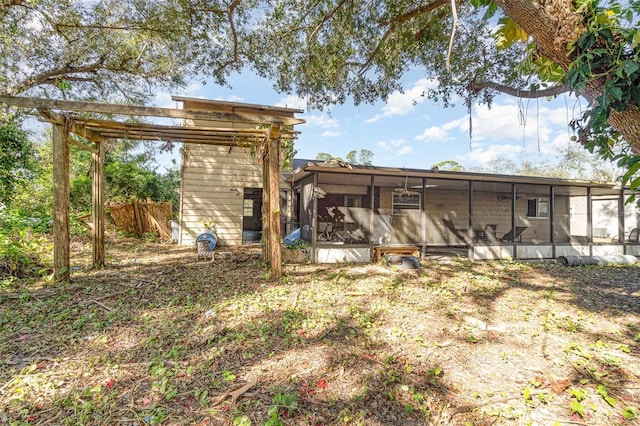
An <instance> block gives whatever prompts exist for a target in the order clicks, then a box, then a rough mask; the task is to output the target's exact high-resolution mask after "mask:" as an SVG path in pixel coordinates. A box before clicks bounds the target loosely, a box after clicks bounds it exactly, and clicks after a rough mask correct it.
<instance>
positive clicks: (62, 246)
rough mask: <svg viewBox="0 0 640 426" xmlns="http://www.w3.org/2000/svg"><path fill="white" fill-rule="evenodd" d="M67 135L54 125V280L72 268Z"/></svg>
mask: <svg viewBox="0 0 640 426" xmlns="http://www.w3.org/2000/svg"><path fill="white" fill-rule="evenodd" d="M64 124H66V121H65V122H64ZM68 137H69V135H68V134H67V129H66V125H61V124H54V125H53V278H54V280H55V281H63V280H68V279H69V277H70V271H71V260H70V255H69V197H70V189H69V144H68V143H67V139H68Z"/></svg>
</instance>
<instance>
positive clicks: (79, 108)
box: [0, 96, 305, 126]
mask: <svg viewBox="0 0 640 426" xmlns="http://www.w3.org/2000/svg"><path fill="white" fill-rule="evenodd" d="M0 102H2V103H6V104H9V105H13V106H16V107H19V108H45V109H53V110H66V111H76V112H93V113H100V114H114V115H135V116H139V117H167V118H179V119H191V120H209V121H226V122H244V123H255V124H264V123H273V124H281V125H285V126H292V125H295V124H302V123H304V122H305V120H303V119H300V118H295V117H286V116H278V115H274V114H269V113H268V112H267V113H262V114H256V113H253V112H249V111H246V109H247V108H238V109H237V110H235V111H234V112H214V111H194V110H184V109H174V108H161V107H146V106H134V105H113V104H104V103H98V102H81V101H67V100H62V99H41V98H30V97H21V96H0Z"/></svg>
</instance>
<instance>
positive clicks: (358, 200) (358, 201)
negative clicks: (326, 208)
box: [344, 195, 362, 207]
mask: <svg viewBox="0 0 640 426" xmlns="http://www.w3.org/2000/svg"><path fill="white" fill-rule="evenodd" d="M344 206H345V207H362V197H361V196H360V195H345V196H344Z"/></svg>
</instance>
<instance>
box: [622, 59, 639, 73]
mask: <svg viewBox="0 0 640 426" xmlns="http://www.w3.org/2000/svg"><path fill="white" fill-rule="evenodd" d="M623 69H624V73H625V74H626V75H627V76H631V74H633V73H634V72H636V71H638V70H639V69H640V64H638V63H637V62H634V61H625V63H624V65H623Z"/></svg>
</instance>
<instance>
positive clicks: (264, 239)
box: [262, 145, 271, 265]
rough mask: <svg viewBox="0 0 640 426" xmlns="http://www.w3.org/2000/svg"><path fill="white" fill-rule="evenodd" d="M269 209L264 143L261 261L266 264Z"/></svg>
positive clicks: (268, 261) (268, 239)
mask: <svg viewBox="0 0 640 426" xmlns="http://www.w3.org/2000/svg"><path fill="white" fill-rule="evenodd" d="M270 211H271V200H270V198H269V148H268V146H267V145H265V148H264V153H263V155H262V244H263V248H264V250H263V252H262V261H263V262H264V263H266V264H267V265H270V264H271V238H269V237H270V235H271V222H270V221H269V216H270V215H269V212H270Z"/></svg>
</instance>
